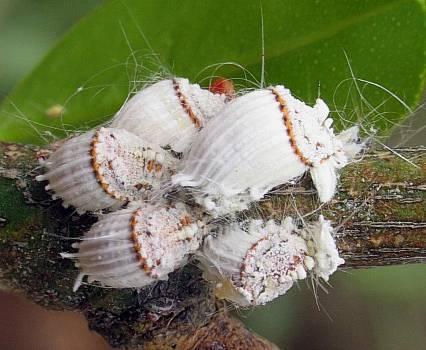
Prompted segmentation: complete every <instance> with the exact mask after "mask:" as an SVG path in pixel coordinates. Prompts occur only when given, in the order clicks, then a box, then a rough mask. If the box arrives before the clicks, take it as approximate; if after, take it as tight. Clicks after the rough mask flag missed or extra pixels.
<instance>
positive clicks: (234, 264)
mask: <svg viewBox="0 0 426 350" xmlns="http://www.w3.org/2000/svg"><path fill="white" fill-rule="evenodd" d="M332 232H333V230H332V228H331V225H330V222H329V221H327V220H324V218H323V217H322V216H321V217H320V219H319V221H318V222H315V223H313V224H309V225H308V226H307V227H305V228H302V229H299V228H296V227H295V226H294V224H293V222H292V219H291V218H286V219H285V220H284V221H283V222H282V223H281V224H276V223H275V222H274V221H272V220H271V221H268V222H266V223H264V222H262V221H261V220H250V221H248V222H246V223H240V224H238V223H233V224H231V225H229V226H226V227H223V228H221V229H220V232H219V233H218V234H217V236H216V237H213V236H209V237H207V238H206V239H205V241H204V244H203V247H202V251H201V252H200V253H199V259H200V262H201V265H202V267H203V269H204V277H205V278H206V279H207V280H211V281H213V282H214V283H215V284H216V295H217V296H218V297H219V298H224V299H228V300H231V301H233V302H235V303H236V304H238V305H240V306H248V305H262V304H265V303H267V302H269V301H272V300H273V299H275V298H277V297H278V296H280V295H282V294H285V293H286V292H287V291H288V290H289V289H290V288H291V287H292V285H293V283H294V281H297V280H300V279H305V278H306V277H307V274H308V273H312V274H313V275H314V276H316V277H319V278H322V279H324V280H325V281H328V279H329V276H330V275H331V274H332V273H333V272H335V271H336V269H337V267H338V266H339V265H341V264H343V263H344V260H343V259H341V258H340V257H339V254H338V251H337V248H336V245H335V243H334V240H333V237H332Z"/></svg>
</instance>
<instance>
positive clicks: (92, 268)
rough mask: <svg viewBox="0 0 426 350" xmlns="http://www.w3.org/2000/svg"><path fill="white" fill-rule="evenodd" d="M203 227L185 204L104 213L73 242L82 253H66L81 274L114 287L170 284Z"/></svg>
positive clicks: (144, 205)
mask: <svg viewBox="0 0 426 350" xmlns="http://www.w3.org/2000/svg"><path fill="white" fill-rule="evenodd" d="M203 226H204V223H203V222H202V221H200V220H199V218H197V217H194V215H193V214H191V211H190V210H189V208H188V207H186V206H185V205H184V204H182V203H177V204H175V205H174V206H168V205H165V204H150V203H144V204H141V205H140V206H139V207H137V206H133V207H132V208H127V209H122V210H119V211H116V212H114V213H110V214H107V215H105V216H104V217H103V218H102V219H101V220H100V221H98V222H97V223H96V224H95V225H93V227H92V229H91V230H90V231H89V232H87V233H86V234H85V235H84V237H83V238H82V239H81V242H80V243H75V244H73V247H74V248H78V253H62V254H61V255H62V256H63V257H65V258H70V259H73V260H75V261H76V266H77V267H79V268H80V271H81V272H80V274H79V276H78V277H77V280H76V282H75V285H74V290H77V289H78V288H79V286H80V285H81V283H82V281H83V279H84V277H85V276H88V279H87V281H88V283H92V282H94V281H98V282H99V283H100V284H101V285H102V286H109V287H115V288H130V287H135V288H136V287H137V288H140V287H144V286H147V285H149V284H151V283H153V282H155V281H158V280H166V279H167V276H168V274H169V273H170V272H172V271H174V270H175V269H177V268H178V267H180V266H182V265H183V264H185V263H186V262H187V259H188V255H189V254H190V253H192V252H194V251H195V250H196V249H197V248H198V247H199V245H200V241H201V238H202V236H203V232H204V231H203Z"/></svg>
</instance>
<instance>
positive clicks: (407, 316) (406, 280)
mask: <svg viewBox="0 0 426 350" xmlns="http://www.w3.org/2000/svg"><path fill="white" fill-rule="evenodd" d="M101 3H103V1H102V0H84V1H83V0H71V1H70V0H68V1H65V0H0V100H1V98H2V97H4V96H5V95H6V94H7V93H8V92H9V91H10V89H11V88H12V87H13V86H14V84H15V83H16V82H17V81H19V79H21V78H23V77H24V76H25V75H26V74H27V73H29V72H30V70H31V68H32V67H34V65H35V64H37V62H38V61H39V60H40V59H41V58H42V57H43V55H44V54H45V53H46V52H47V51H48V50H49V49H50V48H51V47H52V46H53V45H54V44H55V42H56V41H57V40H59V38H60V37H61V36H62V34H64V33H65V32H66V30H67V29H69V28H70V27H71V26H72V25H73V24H74V23H76V22H77V21H78V20H79V19H80V18H81V17H83V16H84V15H85V14H86V13H87V12H88V11H90V10H91V9H93V8H95V7H96V6H97V5H99V4H101ZM423 39H424V38H423ZM422 130H423V132H422ZM424 130H425V114H424V111H423V112H421V113H419V114H418V116H417V117H416V118H411V119H410V120H408V121H407V122H406V123H405V124H404V126H403V127H402V128H399V129H398V130H396V131H395V132H394V134H393V136H392V137H391V141H389V142H390V143H391V144H401V143H402V144H404V143H405V144H410V145H413V144H418V143H419V142H424V139H425V138H424V137H425V134H424ZM331 285H332V287H330V288H329V294H325V293H324V292H322V291H319V295H318V299H319V304H320V310H319V309H318V307H317V305H316V302H315V298H314V296H313V292H312V289H311V288H310V287H309V286H308V285H306V284H303V283H302V284H300V288H293V289H292V290H291V291H290V293H289V294H288V295H286V296H285V297H282V298H280V299H279V300H278V301H276V302H274V303H272V304H269V305H267V306H265V307H263V308H258V309H254V310H248V311H243V312H237V314H238V315H239V316H240V317H241V318H242V319H243V321H244V322H245V323H246V324H247V325H248V326H249V327H250V328H251V329H253V330H255V331H256V332H258V333H259V334H260V335H262V336H264V337H266V338H268V339H269V340H272V341H274V342H275V343H276V344H277V345H279V346H280V347H281V348H282V349H305V350H308V349H328V350H332V349H343V348H344V349H346V350H351V349H372V350H375V349H377V350H384V349H386V350H393V349H395V350H397V349H398V350H399V349H412V350H415V349H426V266H415V265H412V266H400V267H388V268H376V269H370V270H359V271H354V270H351V271H346V272H339V273H337V274H336V275H335V276H333V278H332V280H331Z"/></svg>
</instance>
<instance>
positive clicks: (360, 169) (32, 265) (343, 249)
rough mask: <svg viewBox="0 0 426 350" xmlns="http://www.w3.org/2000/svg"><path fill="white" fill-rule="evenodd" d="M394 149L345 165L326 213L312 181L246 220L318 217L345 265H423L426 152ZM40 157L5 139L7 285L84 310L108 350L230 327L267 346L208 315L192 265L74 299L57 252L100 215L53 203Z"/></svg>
mask: <svg viewBox="0 0 426 350" xmlns="http://www.w3.org/2000/svg"><path fill="white" fill-rule="evenodd" d="M396 151H397V152H398V154H399V155H397V154H395V153H393V152H389V151H372V152H370V153H368V154H366V155H364V157H363V158H362V160H360V161H358V162H356V163H353V164H351V165H349V166H347V167H346V168H345V169H344V170H343V171H342V174H341V178H340V187H339V190H338V193H337V195H336V197H335V198H334V199H333V201H332V202H331V203H329V204H326V205H323V206H321V207H320V208H318V207H319V201H318V200H317V198H316V194H315V191H314V190H312V186H311V183H310V180H309V178H308V177H306V178H304V179H302V181H301V182H300V183H298V184H297V185H294V186H285V187H281V188H279V189H277V190H275V191H274V192H276V193H275V194H273V195H269V196H268V197H267V198H266V199H265V200H263V201H262V202H261V203H259V204H258V205H256V209H253V210H251V212H249V215H253V216H257V215H261V216H262V217H268V218H282V216H283V213H284V214H285V215H286V216H288V215H294V216H299V217H300V216H302V217H303V216H305V217H306V218H307V219H309V216H310V215H312V216H315V215H318V214H319V213H322V214H323V215H324V216H325V217H326V218H327V219H330V220H332V221H333V222H334V224H335V225H336V226H337V227H338V232H337V236H336V239H337V245H338V248H339V251H340V254H341V256H342V257H343V258H344V259H345V260H346V264H345V266H346V267H351V268H358V267H372V266H381V265H393V264H406V263H424V262H426V222H425V221H424V218H425V189H426V172H425V170H426V156H425V155H426V152H425V151H426V149H424V148H414V149H400V150H396ZM40 152H43V150H42V149H39V148H37V147H33V146H28V145H19V144H7V143H0V198H1V200H0V239H1V241H0V284H1V285H3V287H5V288H7V289H12V290H17V291H19V292H21V293H23V294H25V295H26V296H27V297H29V298H30V299H31V300H33V301H36V302H38V303H39V304H42V305H44V306H46V307H49V308H53V309H72V310H76V309H79V310H81V311H83V312H84V313H85V314H86V316H87V317H88V319H89V324H90V325H91V327H92V328H94V329H96V330H98V331H99V332H100V333H101V334H103V335H105V336H107V337H108V340H109V341H110V343H111V344H112V345H126V346H129V345H132V344H141V343H143V344H145V346H146V347H147V348H150V347H149V346H152V347H151V348H157V347H155V346H157V345H158V344H157V343H156V344H154V342H158V341H160V343H161V342H163V343H162V344H163V345H164V344H167V346H170V344H172V343H176V342H178V341H179V342H182V343H179V344H184V345H182V346H188V344H192V343H191V342H193V343H194V344H195V343H196V342H197V341H198V340H197V339H198V338H197V336H196V335H194V336H188V334H191V331H190V329H191V327H198V328H197V329H201V331H200V332H201V333H200V334H199V336H200V337H204V338H203V339H208V337H206V334H214V332H215V331H214V329H215V327H218V326H219V325H222V326H224V325H226V326H227V327H228V329H229V332H228V333H227V332H225V333H224V334H223V336H226V337H229V338H230V339H231V338H232V339H234V340H235V339H239V341H241V339H246V341H248V342H251V341H253V344H256V346H254V345H250V346H251V348H253V349H270V348H271V345H268V344H267V343H265V342H264V341H263V340H260V339H258V338H253V337H252V335H251V336H249V335H246V336H244V337H242V336H241V334H242V333H241V332H244V331H243V328H241V326H240V325H238V324H234V322H235V321H232V320H230V319H228V318H227V316H226V315H225V314H222V313H219V314H220V315H222V316H214V317H212V315H215V314H216V313H217V312H218V310H221V309H222V306H221V305H219V304H217V303H216V302H215V300H214V297H213V296H212V294H211V290H210V288H209V286H208V285H207V284H206V283H205V282H203V281H202V279H201V277H200V273H199V272H198V270H197V269H196V268H194V267H193V266H188V267H186V268H184V269H183V270H181V271H178V272H176V273H174V274H172V276H171V278H170V280H169V281H167V282H161V283H159V284H158V285H157V286H155V287H153V288H147V289H146V290H143V291H141V292H138V293H137V292H135V291H132V290H108V289H99V288H82V290H80V291H79V292H78V293H72V284H73V282H74V278H75V275H76V270H75V268H74V266H73V264H72V263H70V262H69V261H66V260H62V259H61V258H60V257H59V253H60V252H62V251H69V250H70V249H71V248H70V245H71V243H72V241H73V238H76V237H78V236H80V235H81V234H82V233H83V232H84V231H85V230H87V229H88V227H90V225H91V224H92V223H93V222H95V221H96V218H95V217H93V216H91V215H83V216H78V215H77V214H76V213H75V212H74V211H73V210H72V209H64V208H62V206H61V204H60V202H59V201H52V200H51V199H50V197H49V195H48V194H47V193H46V192H45V191H44V189H43V187H44V185H43V184H40V183H38V182H37V181H35V176H36V175H38V174H39V173H40V169H39V165H38V161H37V153H40ZM401 156H402V157H401ZM403 158H406V159H410V161H411V163H414V164H415V166H414V165H412V164H410V162H407V161H406V160H405V159H403ZM246 214H247V213H245V215H246ZM345 266H344V267H345ZM225 328H226V327H225ZM165 330H167V332H165ZM203 332H204V333H203ZM219 333H220V332H219ZM158 334H160V335H161V337H160V338H158ZM197 334H198V333H197ZM155 335H157V337H156V339H157V340H155V341H154V340H153V339H154V336H155ZM251 337H252V338H251ZM158 339H161V340H158ZM150 344H151V345H150ZM160 345H161V344H160ZM160 345H158V346H160ZM164 346H166V345H164ZM167 346H166V347H164V348H168V347H167ZM245 346H248V345H247V344H246V345H245Z"/></svg>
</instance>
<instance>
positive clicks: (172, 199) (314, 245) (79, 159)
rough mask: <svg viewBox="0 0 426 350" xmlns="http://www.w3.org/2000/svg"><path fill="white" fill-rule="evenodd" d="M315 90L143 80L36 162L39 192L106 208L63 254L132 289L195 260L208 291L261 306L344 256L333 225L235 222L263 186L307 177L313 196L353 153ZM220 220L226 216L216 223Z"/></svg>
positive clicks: (324, 195)
mask: <svg viewBox="0 0 426 350" xmlns="http://www.w3.org/2000/svg"><path fill="white" fill-rule="evenodd" d="M332 122H333V121H332V119H331V118H330V117H329V109H328V107H327V105H326V104H325V103H324V101H322V100H321V99H318V100H317V101H316V103H315V105H314V106H313V107H311V106H308V105H306V104H305V103H304V102H302V101H300V100H298V99H296V98H295V97H293V96H292V94H291V92H290V91H289V90H288V89H286V88H285V87H284V86H281V85H278V86H272V87H269V88H261V89H256V90H253V91H250V92H247V93H245V94H241V95H239V96H237V95H236V94H235V93H234V91H233V86H232V82H230V81H229V80H225V79H219V80H216V81H215V82H214V83H213V84H211V85H210V88H209V89H202V88H201V87H200V86H199V85H197V84H191V83H190V82H189V81H188V80H187V79H183V78H176V77H175V78H172V79H164V80H161V81H158V82H156V83H154V84H151V85H150V86H148V87H145V88H144V89H142V90H141V91H139V92H138V93H136V94H135V95H134V96H133V97H132V98H130V99H129V100H128V101H126V103H125V104H124V105H123V106H122V107H121V108H120V110H119V111H118V112H117V113H116V115H115V116H114V117H113V119H112V120H111V121H110V122H109V123H108V125H106V126H105V127H101V128H98V129H96V130H91V131H89V132H86V133H84V134H80V135H77V136H74V137H71V138H70V139H68V140H66V141H65V143H64V144H63V145H62V146H61V147H60V148H59V149H58V150H56V151H54V152H53V153H52V154H51V155H50V156H49V157H48V159H45V160H44V161H43V166H44V167H45V169H46V171H45V173H44V174H43V175H40V176H39V177H38V180H40V181H48V185H47V186H46V189H47V190H49V191H51V192H53V196H54V197H57V198H61V199H62V203H63V205H64V206H73V207H75V208H76V210H77V211H78V212H79V213H84V212H95V213H96V212H101V211H102V212H103V214H102V215H101V216H100V219H99V221H98V222H97V223H96V224H94V225H93V227H92V228H91V229H90V230H89V231H88V232H86V234H85V235H84V237H82V238H81V240H80V242H78V243H75V244H74V245H73V247H74V248H75V249H77V250H78V251H77V252H74V253H63V254H62V255H63V257H66V258H70V259H73V260H74V261H75V265H76V266H77V267H78V268H79V269H80V273H79V275H78V277H77V279H76V282H75V286H74V289H75V290H77V289H78V288H79V287H80V285H81V284H82V283H85V282H84V281H86V280H87V282H88V283H97V284H99V285H102V286H109V287H114V288H142V287H145V286H147V285H150V284H152V283H155V282H156V281H159V280H166V279H167V278H168V275H169V274H170V273H171V272H172V271H174V270H176V269H177V268H179V267H181V266H183V265H184V264H185V263H187V262H188V260H189V259H190V258H193V257H195V259H196V260H197V261H198V262H199V264H200V266H201V268H202V269H203V271H204V273H203V276H204V277H205V278H206V279H208V280H209V281H212V283H214V286H215V289H216V294H217V296H218V297H221V298H225V299H228V300H232V301H233V302H235V303H236V304H238V305H241V306H248V305H260V304H265V303H267V302H268V301H271V300H273V299H275V298H276V297H278V296H279V295H282V294H284V293H285V292H286V291H287V290H288V289H289V288H290V287H291V286H292V285H293V284H294V282H295V281H297V280H301V279H305V278H307V276H309V275H311V276H313V277H314V278H317V279H318V278H321V279H323V280H325V281H327V280H328V278H329V276H330V275H331V274H332V273H333V272H335V271H336V269H337V267H338V266H339V265H341V264H342V263H343V262H344V261H343V259H341V258H340V257H339V254H338V251H337V248H336V245H335V242H334V239H333V228H332V226H331V223H330V221H328V220H326V219H325V218H324V217H322V216H320V218H319V220H318V221H314V222H305V223H304V225H303V226H299V225H297V224H296V220H295V219H294V218H291V217H286V218H285V219H284V220H282V221H281V222H276V221H273V220H261V219H246V220H237V219H236V218H237V214H238V213H239V212H241V211H243V210H245V209H247V208H248V207H249V206H250V205H251V204H253V203H255V202H257V201H259V200H261V199H262V198H263V197H264V196H265V195H266V194H267V193H268V192H269V191H271V189H273V188H274V187H276V186H279V185H282V184H285V183H287V182H289V181H297V179H299V178H300V177H301V176H302V175H303V174H304V173H306V172H308V171H309V173H310V176H311V178H312V180H313V183H314V185H315V187H316V190H317V192H318V197H319V199H320V201H321V202H328V201H330V200H331V199H332V198H333V196H334V194H335V191H336V186H337V183H338V171H339V169H341V168H343V167H344V166H345V165H347V164H348V163H349V162H350V161H351V160H352V159H353V158H354V157H355V156H356V154H357V153H358V152H359V151H360V150H361V149H362V144H361V143H360V141H359V138H358V129H357V127H352V128H350V129H347V130H345V131H343V132H341V133H339V134H335V133H334V130H333V128H332ZM221 218H226V220H221Z"/></svg>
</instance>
